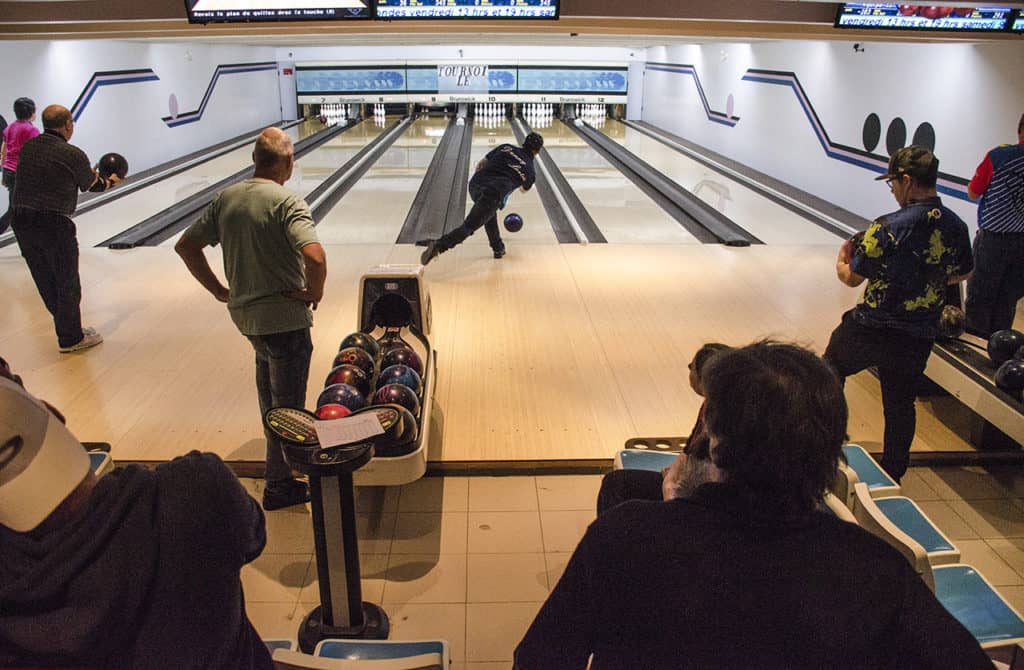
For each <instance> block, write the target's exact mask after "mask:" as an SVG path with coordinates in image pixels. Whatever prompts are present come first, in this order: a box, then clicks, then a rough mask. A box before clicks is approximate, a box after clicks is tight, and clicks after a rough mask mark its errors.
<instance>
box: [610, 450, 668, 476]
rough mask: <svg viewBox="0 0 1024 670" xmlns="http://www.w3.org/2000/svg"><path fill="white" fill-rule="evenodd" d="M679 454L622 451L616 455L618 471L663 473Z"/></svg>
mask: <svg viewBox="0 0 1024 670" xmlns="http://www.w3.org/2000/svg"><path fill="white" fill-rule="evenodd" d="M678 456H679V454H677V453H673V452H669V451H650V450H648V449H622V450H621V451H619V453H617V454H615V469H616V470H651V471H654V472H661V471H662V470H664V469H665V468H667V467H668V466H670V465H672V461H674V460H676V458H678Z"/></svg>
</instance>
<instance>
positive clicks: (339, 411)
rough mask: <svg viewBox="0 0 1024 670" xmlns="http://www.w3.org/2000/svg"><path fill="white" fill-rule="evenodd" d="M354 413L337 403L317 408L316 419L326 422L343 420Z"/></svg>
mask: <svg viewBox="0 0 1024 670" xmlns="http://www.w3.org/2000/svg"><path fill="white" fill-rule="evenodd" d="M351 413H352V410H350V409H349V408H348V407H345V406H344V405H339V404H337V403H327V404H326V405H321V406H320V407H317V408H316V418H318V419H322V420H324V421H327V420H330V419H343V418H345V417H346V416H348V415H349V414H351Z"/></svg>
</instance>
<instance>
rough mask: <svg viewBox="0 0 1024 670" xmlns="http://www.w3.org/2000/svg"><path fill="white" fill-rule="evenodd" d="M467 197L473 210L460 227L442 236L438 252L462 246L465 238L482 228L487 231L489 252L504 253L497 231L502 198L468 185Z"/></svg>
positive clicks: (487, 190)
mask: <svg viewBox="0 0 1024 670" xmlns="http://www.w3.org/2000/svg"><path fill="white" fill-rule="evenodd" d="M469 197H470V198H471V199H472V200H473V208H472V209H470V210H469V214H467V215H466V220H465V221H463V222H462V225H461V226H459V227H458V228H456V229H455V230H452V231H451V232H449V233H447V234H446V235H443V236H442V237H441V239H439V240H438V241H437V248H438V250H439V251H448V250H449V249H451V248H453V247H455V246H457V245H459V244H462V243H463V242H464V241H465V240H466V238H467V237H469V236H470V235H472V234H473V233H475V232H476V231H478V230H480V227H481V226H483V228H484V230H485V231H487V240H488V241H489V242H490V243H491V250H492V251H504V250H505V243H504V242H502V240H501V231H500V230H499V229H498V207H499V206H501V199H502V197H503V196H502V195H501V194H499V193H495V192H494V191H492V190H491V189H489V188H486V187H480V186H476V185H474V184H470V185H469Z"/></svg>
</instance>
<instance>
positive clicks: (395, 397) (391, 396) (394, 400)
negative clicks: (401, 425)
mask: <svg viewBox="0 0 1024 670" xmlns="http://www.w3.org/2000/svg"><path fill="white" fill-rule="evenodd" d="M373 404H374V405H401V406H402V407H404V408H406V409H407V410H409V411H410V412H412V415H413V416H419V414H420V399H419V398H417V397H416V393H415V391H413V390H412V389H411V388H409V387H408V386H404V385H402V384H387V385H385V386H381V387H380V388H379V389H377V392H376V393H374V394H373Z"/></svg>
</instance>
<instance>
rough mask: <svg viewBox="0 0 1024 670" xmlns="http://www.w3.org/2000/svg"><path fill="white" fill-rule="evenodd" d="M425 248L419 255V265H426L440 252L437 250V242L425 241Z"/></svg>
mask: <svg viewBox="0 0 1024 670" xmlns="http://www.w3.org/2000/svg"><path fill="white" fill-rule="evenodd" d="M426 243H427V248H426V249H424V250H423V253H422V254H420V265H426V264H427V263H429V262H430V261H432V260H433V259H434V257H435V256H437V255H438V254H439V253H441V251H440V250H439V249H438V248H437V240H426Z"/></svg>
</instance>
